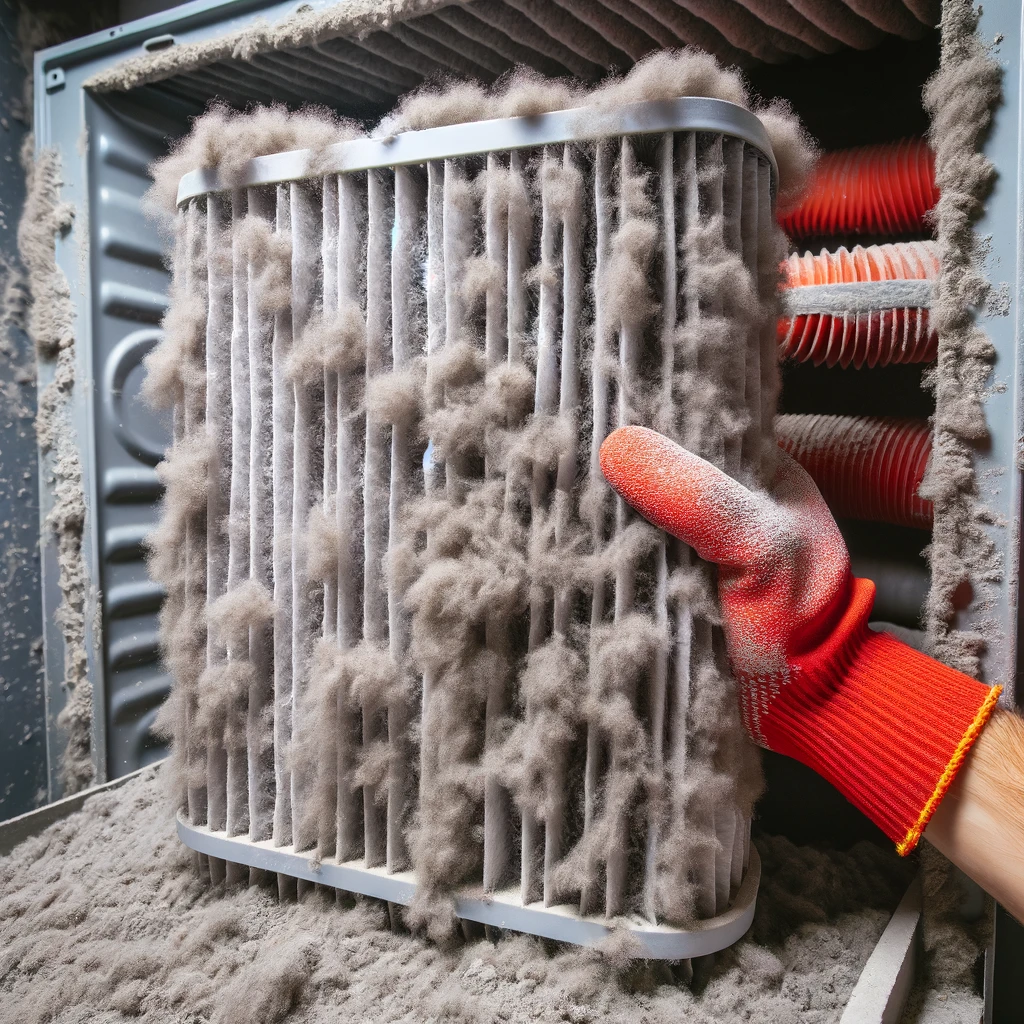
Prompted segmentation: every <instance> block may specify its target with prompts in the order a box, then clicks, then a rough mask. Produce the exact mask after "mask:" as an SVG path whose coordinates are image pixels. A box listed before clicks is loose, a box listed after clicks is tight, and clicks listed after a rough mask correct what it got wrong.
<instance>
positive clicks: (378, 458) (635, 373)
mask: <svg viewBox="0 0 1024 1024" xmlns="http://www.w3.org/2000/svg"><path fill="white" fill-rule="evenodd" d="M638 136H642V138H638ZM310 158H311V154H310V153H308V152H290V153H288V152H286V153H274V154H270V155H266V156H261V157H259V158H258V159H256V160H253V161H252V162H251V163H250V164H248V165H247V167H246V168H244V169H243V170H244V173H242V174H241V175H240V176H238V175H236V176H234V177H232V178H230V179H229V180H223V179H222V178H221V177H220V176H219V174H218V172H217V171H215V170H212V169H206V170H199V171H195V172H193V173H190V174H188V175H186V176H185V177H184V178H183V179H182V181H181V185H180V188H179V191H178V221H177V224H178V235H179V241H178V253H177V255H176V257H175V286H174V293H173V302H172V316H171V319H170V320H169V322H168V332H169V334H170V328H171V325H172V323H173V326H174V329H175V332H176V333H175V335H174V337H173V338H170V337H169V338H168V341H167V342H166V343H165V345H166V346H169V347H167V348H165V349H162V350H161V352H163V351H167V352H169V353H171V356H172V357H173V354H174V353H175V352H177V351H180V352H183V353H187V355H186V356H185V357H184V358H183V364H182V365H183V368H182V370H181V374H180V376H181V384H180V388H179V390H180V392H181V397H179V398H178V402H177V405H176V408H175V420H174V422H175V432H176V443H175V447H174V450H173V452H172V457H171V460H170V463H169V467H168V469H167V475H168V479H169V480H170V481H172V484H173V486H172V484H169V491H168V494H169V497H168V514H167V515H168V520H167V523H166V524H165V526H164V527H163V528H162V530H163V532H162V533H161V535H160V536H161V537H163V538H164V539H163V540H162V541H161V542H160V543H162V544H163V545H164V548H163V553H162V554H160V556H159V557H160V559H161V564H162V565H164V566H169V568H168V569H167V570H166V579H167V583H168V594H169V597H168V605H167V611H166V612H165V617H164V623H165V631H164V637H165V642H166V646H167V648H168V649H169V652H170V654H171V656H172V662H173V664H174V665H175V666H176V668H175V700H176V701H177V704H176V705H175V706H176V707H179V708H180V716H179V718H178V719H177V722H176V725H175V728H176V744H177V748H178V750H179V753H180V754H182V755H183V757H184V760H185V764H186V773H185V777H186V780H187V794H184V797H183V806H182V808H181V810H180V813H179V822H178V829H179V834H180V835H181V836H182V838H183V839H184V841H185V842H186V843H187V844H188V845H190V846H191V847H192V848H193V849H194V850H196V851H198V852H199V853H201V854H202V855H203V856H204V857H205V858H208V860H204V861H202V862H201V864H203V863H205V864H208V870H209V872H210V874H211V877H213V878H214V879H219V878H223V877H225V876H226V877H227V878H228V880H229V881H230V880H231V879H232V878H233V877H234V878H238V877H240V876H239V872H238V868H237V866H238V865H250V866H251V867H255V868H260V869H263V870H265V871H270V872H276V873H278V875H279V885H280V886H281V887H282V889H283V890H285V891H287V889H288V888H289V887H291V888H292V889H294V887H295V879H296V878H297V879H300V880H303V881H300V883H299V885H300V886H304V885H306V884H307V883H309V882H318V883H323V884H327V885H333V886H337V887H339V888H342V889H347V890H351V891H355V892H359V893H364V894H368V895H371V896H375V897H379V898H382V899H386V900H388V901H389V902H390V903H392V904H395V905H398V904H406V903H409V904H411V910H410V915H411V916H410V920H411V922H412V923H413V924H415V925H417V926H424V925H425V926H426V927H427V929H428V930H430V931H431V932H432V933H437V932H440V931H443V930H444V929H445V928H448V927H451V925H452V923H453V922H454V921H455V919H456V917H461V918H462V919H464V920H465V919H468V920H474V921H479V922H483V923H484V924H486V925H489V926H495V927H500V928H511V929H516V930H521V931H526V932H532V933H534V934H538V935H543V936H547V937H550V938H555V939H560V940H564V941H570V942H584V943H594V942H597V941H599V940H601V939H602V938H603V937H605V936H607V935H608V933H609V931H610V930H611V929H613V928H622V929H626V930H628V931H629V932H630V933H631V934H632V935H633V937H634V938H635V940H636V942H637V943H638V945H637V946H636V951H637V953H638V954H639V955H643V956H647V957H656V958H667V959H680V958H687V957H692V956H698V955H702V954H705V953H709V952H712V951H713V950H715V949H720V948H722V947H724V946H726V945H729V944H730V943H732V942H734V941H736V940H737V939H738V938H739V937H740V936H741V935H742V934H743V932H744V931H745V930H746V928H747V927H748V926H749V924H750V921H751V918H752V914H753V906H754V897H755V894H756V888H757V872H758V867H757V855H756V852H755V851H754V849H753V847H752V846H751V843H750V815H751V813H752V805H753V799H754V794H755V793H756V792H757V790H758V786H759V782H758V779H759V774H758V772H757V768H756V764H755V763H754V761H753V760H752V759H753V758H754V754H753V752H752V748H751V747H750V746H749V744H748V743H747V741H746V740H745V738H744V736H743V732H742V726H741V724H740V721H739V714H738V707H737V701H736V696H735V693H734V692H733V691H732V690H731V689H730V687H732V686H733V685H734V684H733V682H732V680H731V678H730V677H729V676H728V673H727V672H723V671H722V667H721V666H722V663H721V661H720V660H719V658H718V655H717V652H718V650H719V641H718V640H716V638H715V633H714V630H715V629H716V628H717V627H716V626H715V612H714V598H713V597H712V596H711V595H712V594H713V592H714V591H713V578H712V576H711V574H710V572H709V569H708V567H706V566H703V565H702V564H700V563H698V562H697V560H696V559H695V558H694V556H693V554H692V552H690V551H689V550H687V549H686V548H684V547H683V546H682V545H680V544H679V543H677V542H675V541H672V540H671V539H668V538H666V537H665V536H664V535H663V534H661V533H660V532H659V531H656V530H654V529H653V528H652V527H651V526H650V525H649V524H647V523H646V522H644V521H643V520H641V519H640V518H639V517H638V516H636V515H635V514H634V513H633V512H632V511H631V510H630V509H629V508H628V506H626V505H625V503H623V502H622V501H621V500H618V499H616V497H615V495H614V494H613V492H612V491H611V490H610V488H609V487H608V485H607V483H606V482H605V481H604V479H603V477H602V474H601V471H600V465H599V461H598V451H599V448H600V445H601V442H602V441H603V440H604V438H605V437H606V436H607V434H608V433H610V432H611V430H613V429H615V428H616V427H618V426H621V425H625V424H627V423H635V422H643V423H648V424H651V425H654V426H657V427H658V428H659V429H661V430H662V431H664V432H666V433H668V434H670V435H671V436H673V437H675V438H676V439H678V440H680V441H682V442H683V443H686V444H687V445H688V446H690V447H691V448H692V449H693V450H695V451H697V452H698V453H700V454H702V455H704V456H705V457H706V458H708V459H710V460H712V461H714V462H715V463H716V464H718V465H719V466H721V467H722V468H723V469H724V470H725V471H726V472H728V473H731V474H733V475H734V476H737V477H739V478H742V479H744V480H747V481H749V482H752V483H754V482H756V481H758V480H759V479H762V478H763V476H764V474H765V472H766V467H767V466H768V465H769V464H770V463H771V460H772V459H773V457H774V456H775V451H776V449H775V445H774V436H773V431H772V423H773V419H774V401H775V385H774V375H775V373H776V370H775V364H776V354H775V338H774V323H773V320H774V318H775V316H776V315H777V312H778V294H777V290H776V281H777V276H776V275H777V268H778V260H779V258H780V257H779V253H780V247H779V243H780V241H781V238H780V234H779V232H778V228H777V226H776V224H775V219H774V211H773V209H772V188H773V177H774V176H775V174H776V171H775V168H774V163H773V157H772V155H771V147H770V145H769V143H768V139H767V136H766V134H765V132H764V129H763V126H762V125H761V123H760V122H759V121H758V120H757V118H756V117H755V116H754V115H753V114H751V113H750V112H749V111H746V110H744V109H742V108H740V107H738V106H736V105H735V104H731V103H726V102H722V101H717V100H710V99H706V98H699V99H694V98H682V99H678V100H673V101H665V102H656V103H641V104H634V105H631V106H629V107H624V108H619V109H617V110H602V111H600V113H599V114H596V113H593V112H591V113H589V114H588V113H587V112H585V111H579V110H576V111H563V112H556V113H551V114H546V115H544V116H538V117H529V118H525V117H524V118H514V119H509V120H504V121H487V122H481V123H478V124H465V125H453V126H449V127H443V128H432V129H427V130H423V131H415V132H406V133H402V134H398V135H396V136H394V137H390V138H386V139H369V138H358V139H355V140H351V141H347V142H341V143H337V144H335V145H333V146H331V147H330V148H327V149H326V150H325V151H324V152H320V153H318V154H316V167H317V171H316V173H315V174H311V172H310V171H309V169H308V168H309V167H310ZM175 345H176V346H178V348H177V349H176V348H174V346H175ZM156 358H158V359H159V358H162V356H160V354H159V353H158V356H157V357H156ZM175 394H176V395H177V394H178V392H177V391H176V392H175ZM189 453H192V454H191V455H190V454H189ZM190 458H191V460H192V461H191V462H189V459H190ZM203 460H205V461H203ZM175 467H177V469H176V468H175ZM204 467H205V468H204ZM203 473H205V474H206V476H205V478H204V476H203ZM180 488H185V489H186V490H187V493H188V496H189V502H188V512H187V516H188V517H187V518H185V519H184V522H183V525H182V524H181V520H182V517H183V515H184V513H182V512H181V511H180V510H178V511H177V513H175V512H174V509H176V508H177V505H176V504H175V502H176V501H177V498H175V497H173V495H176V494H177V493H178V489H180ZM197 492H198V493H197ZM197 497H198V498H199V499H200V501H198V502H197V501H196V500H195V499H196V498H197ZM196 509H198V510H199V513H200V514H199V515H198V516H197V514H196ZM175 514H177V516H178V519H177V520H176V519H175ZM207 626H209V628H207ZM197 629H198V630H199V632H198V636H199V642H198V643H199V646H198V648H197V650H198V658H193V657H192V656H191V655H190V654H189V651H190V650H192V649H193V648H196V643H197V640H196V636H197V633H196V630H197ZM701 693H704V694H706V697H705V698H700V697H699V695H700V694H701ZM699 699H703V700H704V701H705V702H704V703H702V704H699V705H698V704H697V702H698V700H699ZM708 701H710V702H712V703H713V705H714V707H715V708H716V709H717V710H716V711H715V712H714V713H713V714H709V713H708V711H707V708H708V707H710V706H711V704H709V703H707V702H708ZM697 706H699V707H700V708H702V709H703V710H701V711H700V712H699V713H695V712H694V710H693V709H694V708H695V707H697Z"/></svg>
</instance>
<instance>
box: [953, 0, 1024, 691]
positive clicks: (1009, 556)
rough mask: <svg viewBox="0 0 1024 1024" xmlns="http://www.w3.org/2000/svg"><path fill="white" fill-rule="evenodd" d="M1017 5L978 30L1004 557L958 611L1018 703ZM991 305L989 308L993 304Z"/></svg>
mask: <svg viewBox="0 0 1024 1024" xmlns="http://www.w3.org/2000/svg"><path fill="white" fill-rule="evenodd" d="M1021 14H1022V11H1021V6H1020V4H1019V3H1013V2H1010V0H1004V2H1001V3H986V4H985V5H984V7H983V8H982V16H981V21H980V23H979V28H978V31H979V33H980V35H981V37H982V38H983V39H995V40H998V42H997V43H996V46H995V51H994V52H995V54H996V55H997V57H998V59H999V62H1000V64H1001V65H1002V67H1003V100H1002V104H1001V105H1000V107H999V109H998V110H997V111H996V114H995V120H994V124H993V129H992V131H991V133H990V135H989V137H988V139H987V140H986V143H985V155H986V156H987V157H988V158H989V159H990V160H992V161H993V163H994V164H995V165H996V167H997V168H998V170H999V173H998V175H997V177H996V181H995V187H994V188H993V190H992V194H991V195H990V197H989V199H988V202H987V203H986V205H985V213H984V215H983V216H982V218H981V220H980V221H979V222H978V224H977V232H978V234H979V235H981V236H982V237H984V236H988V238H989V239H990V244H989V245H988V247H987V248H988V257H987V259H986V264H985V271H986V273H987V275H988V277H989V279H990V281H991V282H992V287H993V291H994V292H995V293H996V294H999V292H1000V291H1004V292H1005V293H1006V294H1007V297H1008V300H1009V301H1008V302H1007V303H1004V304H1000V303H998V302H993V303H990V304H989V309H987V310H985V311H982V313H981V324H982V327H983V328H984V329H985V331H986V332H987V334H988V336H989V337H990V338H991V339H992V343H993V345H994V346H995V349H996V364H995V369H994V372H993V377H992V385H993V386H992V387H991V388H990V389H989V393H988V395H987V398H986V403H985V405H986V409H985V412H986V417H987V420H988V427H989V431H990V436H991V444H990V446H989V447H988V448H986V449H983V450H980V451H979V452H978V454H977V459H976V466H977V478H978V489H979V493H980V497H981V501H982V503H983V504H984V505H985V507H986V508H988V509H989V510H991V512H992V513H993V514H994V525H992V526H990V527H989V528H988V529H989V534H990V536H991V537H992V540H993V542H994V543H995V545H996V549H997V551H998V552H999V553H1000V555H1001V558H1002V562H1003V565H1002V574H1001V579H1000V580H999V581H998V582H997V583H995V584H993V585H992V586H991V587H988V586H986V587H985V588H984V590H983V592H982V593H980V594H979V595H978V599H977V600H975V601H974V602H973V603H972V605H971V606H970V608H968V609H967V611H966V612H965V613H964V614H963V616H962V620H963V621H962V624H963V625H966V626H978V627H981V628H986V627H987V628H988V629H989V630H991V628H992V627H994V634H995V635H994V636H993V637H992V642H991V643H990V644H989V646H988V649H987V651H986V652H985V654H984V658H983V663H982V664H983V671H984V678H985V681H986V682H988V683H1001V684H1002V685H1003V686H1004V687H1005V688H1006V689H1005V692H1004V695H1003V701H1004V702H1005V703H1009V704H1013V703H1014V702H1015V701H1016V702H1017V703H1020V700H1021V694H1018V693H1016V692H1015V690H1016V682H1017V680H1016V676H1017V670H1018V665H1019V657H1020V651H1019V643H1018V630H1019V623H1020V618H1019V617H1020V603H1019V596H1018V585H1017V581H1018V576H1019V570H1020V517H1021V471H1020V468H1019V464H1020V459H1021V452H1022V450H1024V447H1022V440H1021V439H1022V438H1024V421H1022V410H1021V394H1022V386H1024V384H1022V366H1021V360H1020V338H1021V331H1022V329H1024V316H1022V307H1021V303H1020V300H1019V296H1020V293H1021V287H1022V285H1024V281H1022V274H1024V264H1022V256H1024V252H1022V248H1021V247H1022V241H1024V236H1022V233H1021V216H1022V213H1024V208H1022V203H1021V168H1022V163H1021V161H1022V159H1024V156H1022V153H1021V141H1022V122H1021V118H1022V108H1021V97H1020V89H1021V46H1022V42H1024V40H1022V35H1021ZM993 307H994V308H993Z"/></svg>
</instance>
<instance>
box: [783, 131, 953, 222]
mask: <svg viewBox="0 0 1024 1024" xmlns="http://www.w3.org/2000/svg"><path fill="white" fill-rule="evenodd" d="M938 199H939V190H938V189H937V188H936V187H935V156H934V154H933V153H932V151H931V149H930V148H929V147H928V144H927V143H926V142H925V141H924V139H903V140H902V141H900V142H888V143H883V144H880V145H876V146H858V147H857V148H855V149H839V150H835V151H834V152H831V153H825V154H824V155H823V156H822V158H821V159H820V160H819V161H818V167H817V170H816V171H815V174H814V179H813V181H812V182H811V185H810V188H809V191H808V194H807V198H806V199H805V200H804V201H803V203H802V204H801V205H800V206H798V207H797V208H796V209H795V210H793V211H792V212H791V213H788V214H785V215H784V216H783V217H781V218H780V220H779V223H780V224H781V225H782V229H783V230H784V231H785V232H786V234H788V235H790V237H792V238H822V237H824V236H826V235H906V234H910V233H912V232H921V231H924V230H925V229H926V224H925V214H926V213H927V212H928V211H929V210H930V209H931V208H932V207H933V206H934V205H935V204H936V202H938Z"/></svg>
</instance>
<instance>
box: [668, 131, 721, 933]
mask: <svg viewBox="0 0 1024 1024" xmlns="http://www.w3.org/2000/svg"><path fill="white" fill-rule="evenodd" d="M697 142H698V139H697V136H696V135H694V134H688V135H686V136H684V141H683V153H682V158H681V161H680V164H681V166H680V175H679V186H680V192H681V198H680V212H681V214H682V227H681V231H680V234H679V252H678V258H679V262H680V265H681V267H682V269H683V278H682V295H683V317H684V325H683V326H684V331H685V334H686V336H687V337H688V338H689V339H690V341H689V344H687V345H686V346H685V347H684V367H683V368H684V370H686V371H688V372H689V374H691V375H692V377H693V378H694V379H695V380H696V382H697V383H696V386H697V387H706V388H707V389H708V392H709V394H706V395H705V396H704V397H705V403H707V401H708V398H709V397H711V398H712V400H713V401H714V403H715V405H717V400H718V398H719V394H720V392H718V391H717V389H715V385H714V384H712V383H711V382H712V381H716V380H717V379H718V375H717V374H716V373H715V371H714V369H713V365H712V366H709V360H710V361H712V363H713V357H711V356H710V354H709V353H707V352H705V350H704V346H703V345H701V344H700V343H699V342H697V339H699V338H702V337H703V336H704V334H705V332H706V330H707V324H706V322H705V319H706V316H707V314H708V312H709V309H708V306H709V305H710V306H711V307H712V308H713V307H714V305H715V304H717V303H718V302H720V299H719V298H718V296H717V294H716V295H715V296H714V297H713V299H712V300H711V302H710V304H709V303H708V302H707V301H706V299H705V298H704V296H703V291H704V285H705V284H706V283H707V281H706V274H707V268H706V267H705V266H704V264H703V262H702V260H703V259H704V258H705V257H706V239H705V237H704V231H705V230H706V228H707V223H706V218H705V216H704V214H706V212H707V210H706V207H705V209H704V210H702V197H701V182H702V176H701V175H700V174H699V173H698V172H699V170H700V169H701V168H700V166H699V161H698V145H697ZM705 180H706V179H705ZM719 180H720V177H719ZM711 201H712V202H713V201H714V197H713V196H712V200H711ZM707 202H708V200H707V198H706V197H705V198H704V203H705V204H706V203H707ZM695 342H696V343H695ZM717 411H718V410H717V409H716V408H708V406H707V405H706V404H702V405H701V406H696V407H693V408H691V409H689V410H687V412H686V413H684V420H683V423H682V425H681V426H682V431H681V433H682V437H683V438H684V443H685V444H686V446H687V447H688V448H690V450H691V451H694V452H696V453H697V454H698V455H700V456H702V457H703V458H706V459H708V460H709V461H712V462H719V463H720V461H721V459H722V457H723V455H724V445H723V444H722V439H721V435H720V434H719V433H718V432H717V431H716V430H714V429H713V427H712V420H713V417H714V416H715V415H716V413H717ZM709 435H710V437H709ZM708 575H709V574H708V572H707V570H706V567H704V566H703V565H701V564H700V563H697V562H696V561H695V563H694V567H693V576H694V578H695V579H701V580H702V581H703V583H704V585H705V586H708V587H710V582H709V581H708V578H707V577H708ZM684 634H686V639H687V641H688V646H689V653H690V659H691V660H690V669H689V673H688V675H687V681H688V684H689V685H688V692H687V693H686V695H685V696H686V698H687V705H689V701H690V699H691V698H692V696H693V692H694V690H695V689H696V687H697V686H706V685H707V684H708V681H709V680H708V675H709V672H712V671H713V666H714V650H713V646H712V635H711V624H710V623H709V622H708V620H707V618H706V617H703V616H697V617H694V618H693V619H692V622H691V624H690V628H689V629H688V630H687V629H686V627H685V626H684ZM688 711H689V707H688V706H687V712H688ZM679 726H680V727H681V728H682V729H683V730H684V732H685V734H686V741H685V742H686V757H685V761H684V775H683V777H682V779H681V780H680V781H681V782H682V784H683V785H684V786H691V787H692V783H691V779H692V775H693V772H694V770H695V769H696V765H697V764H698V763H699V761H698V757H697V755H699V754H703V753H704V752H703V751H701V749H700V745H699V744H698V742H697V737H695V736H693V735H692V733H691V723H690V721H689V715H688V713H687V714H686V715H685V716H684V717H683V719H682V721H680V722H679ZM683 821H684V822H688V823H689V826H690V828H693V829H699V830H700V831H701V832H703V833H707V832H708V831H709V830H710V831H713V830H714V801H713V798H712V796H711V794H710V793H708V792H707V791H706V787H702V788H701V789H698V790H697V791H696V792H695V793H694V794H693V796H691V797H690V799H689V800H687V801H686V803H685V806H684V809H683ZM690 874H691V877H692V879H693V886H694V893H695V895H694V902H695V909H696V912H697V914H698V915H699V916H701V917H711V916H713V915H714V913H715V900H716V895H715V893H716V890H715V847H714V845H713V844H711V843H704V844H701V845H700V846H698V847H697V848H696V849H694V850H693V851H692V855H691V865H690Z"/></svg>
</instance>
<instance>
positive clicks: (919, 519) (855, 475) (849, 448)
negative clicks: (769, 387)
mask: <svg viewBox="0 0 1024 1024" xmlns="http://www.w3.org/2000/svg"><path fill="white" fill-rule="evenodd" d="M775 429H776V434H777V437H778V441H779V444H780V445H781V447H782V448H783V449H784V450H785V451H787V452H789V454H790V455H792V456H793V458H795V459H796V460H797V462H799V463H800V465H801V466H803V467H804V469H806V470H807V472H808V473H809V474H810V475H811V477H812V479H813V480H814V482H815V483H816V484H817V485H818V490H820V491H821V494H822V497H823V498H824V499H825V501H826V502H827V503H828V507H829V508H830V509H831V510H832V514H833V515H835V516H837V517H838V518H849V519H867V520H874V521H877V522H883V523H894V524H896V525H898V526H916V527H918V528H920V529H925V530H927V529H931V525H932V503H931V502H930V501H928V500H927V499H925V498H922V497H920V495H919V494H918V493H917V492H918V490H919V488H920V486H921V481H922V480H923V479H924V474H925V470H926V469H927V467H928V459H929V456H930V455H931V450H932V432H931V427H930V426H929V425H928V423H927V422H926V421H924V420H901V419H889V418H874V417H858V416H808V415H788V416H779V417H778V418H777V419H776V421H775Z"/></svg>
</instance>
